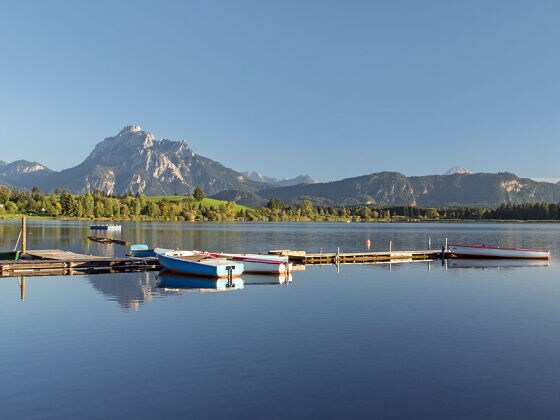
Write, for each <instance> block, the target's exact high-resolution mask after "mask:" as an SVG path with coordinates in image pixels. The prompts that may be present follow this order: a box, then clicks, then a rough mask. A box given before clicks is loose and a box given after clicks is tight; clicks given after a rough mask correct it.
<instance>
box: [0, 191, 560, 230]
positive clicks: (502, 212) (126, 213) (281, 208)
mask: <svg viewBox="0 0 560 420" xmlns="http://www.w3.org/2000/svg"><path fill="white" fill-rule="evenodd" d="M210 203H211V204H208V203H207V202H205V201H204V192H203V191H202V189H201V188H200V187H197V188H196V190H195V192H194V194H193V195H189V196H183V197H163V198H159V199H153V198H150V197H146V196H144V195H143V194H134V195H133V194H131V193H127V194H123V195H107V194H104V193H103V192H101V191H94V192H93V193H90V192H87V193H84V194H78V195H73V194H70V193H69V192H67V191H56V192H55V194H45V193H42V192H41V191H40V190H39V188H37V187H34V188H33V189H32V190H31V191H27V190H18V189H13V188H8V187H0V216H2V215H6V214H28V215H38V216H45V217H52V218H61V217H64V218H83V219H91V220H94V219H111V220H168V221H230V220H244V221H271V222H280V221H298V222H304V221H355V222H371V221H427V220H430V221H432V220H553V221H556V220H560V203H521V204H501V205H500V206H498V207H495V208H489V207H475V206H470V207H463V206H454V207H417V206H377V205H359V206H346V207H345V206H315V205H313V203H312V202H311V201H309V200H304V201H303V202H302V203H301V204H299V205H297V206H295V205H287V204H285V203H283V202H282V201H280V200H278V199H276V198H272V199H271V200H270V201H269V202H268V203H267V205H266V206H263V207H260V208H247V207H240V206H237V205H236V203H235V202H233V201H222V202H215V201H211V202H210Z"/></svg>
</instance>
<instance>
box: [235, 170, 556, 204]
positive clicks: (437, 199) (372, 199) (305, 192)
mask: <svg viewBox="0 0 560 420" xmlns="http://www.w3.org/2000/svg"><path fill="white" fill-rule="evenodd" d="M258 195H259V196H261V197H263V198H265V199H267V200H269V199H271V198H273V197H275V198H277V199H279V200H281V201H283V202H285V203H290V204H299V203H301V202H302V201H303V200H310V201H311V202H313V203H314V204H316V205H346V206H350V205H358V204H378V205H388V206H397V205H410V206H455V205H460V206H466V205H472V206H478V205H486V206H497V205H499V204H501V203H522V202H541V201H545V202H551V203H556V202H559V201H560V184H550V183H545V182H535V181H533V180H531V179H529V178H519V177H517V176H516V175H514V174H511V173H508V172H502V173H498V174H490V173H477V174H453V175H430V176H413V177H406V176H404V175H403V174H400V173H397V172H380V173H374V174H370V175H365V176H360V177H356V178H348V179H343V180H341V181H336V182H329V183H316V184H312V185H298V186H292V187H281V188H269V189H265V190H261V191H259V192H258ZM240 204H243V203H242V202H240Z"/></svg>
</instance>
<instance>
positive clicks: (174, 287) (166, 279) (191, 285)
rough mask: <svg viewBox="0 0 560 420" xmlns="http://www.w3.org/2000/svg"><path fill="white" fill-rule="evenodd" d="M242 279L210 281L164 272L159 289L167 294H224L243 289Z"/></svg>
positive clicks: (159, 280) (160, 275)
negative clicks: (183, 292) (185, 292)
mask: <svg viewBox="0 0 560 420" xmlns="http://www.w3.org/2000/svg"><path fill="white" fill-rule="evenodd" d="M243 284H244V283H243V280H242V279H241V278H240V277H236V278H232V279H210V278H203V277H193V276H185V275H181V274H176V273H172V272H170V271H169V270H163V271H161V272H160V273H159V275H158V287H159V288H161V289H164V290H165V291H167V292H170V291H181V292H182V291H187V292H222V291H226V290H239V289H243Z"/></svg>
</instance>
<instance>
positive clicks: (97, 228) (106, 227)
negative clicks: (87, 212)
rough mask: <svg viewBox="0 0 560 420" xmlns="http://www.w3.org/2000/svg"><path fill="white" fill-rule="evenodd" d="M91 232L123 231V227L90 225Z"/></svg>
mask: <svg viewBox="0 0 560 420" xmlns="http://www.w3.org/2000/svg"><path fill="white" fill-rule="evenodd" d="M89 228H90V229H91V230H121V225H90V226H89Z"/></svg>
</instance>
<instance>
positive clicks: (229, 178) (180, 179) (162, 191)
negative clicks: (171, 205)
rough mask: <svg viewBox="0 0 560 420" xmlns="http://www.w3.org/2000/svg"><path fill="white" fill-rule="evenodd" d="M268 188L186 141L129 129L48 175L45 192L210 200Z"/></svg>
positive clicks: (132, 128)
mask: <svg viewBox="0 0 560 420" xmlns="http://www.w3.org/2000/svg"><path fill="white" fill-rule="evenodd" d="M265 186H267V184H261V183H258V182H255V181H252V180H250V179H247V178H246V177H244V176H243V175H241V174H240V173H239V172H236V171H234V170H232V169H229V168H226V167H225V166H223V165H222V164H221V163H219V162H216V161H213V160H211V159H208V158H205V157H203V156H200V155H197V154H196V153H195V152H194V151H193V150H192V149H191V148H190V147H189V145H188V144H187V143H186V142H185V141H172V140H167V139H161V140H156V139H155V137H154V136H153V134H151V133H149V132H147V131H143V130H142V129H141V128H140V127H139V126H132V125H131V126H127V127H125V128H123V129H122V130H121V131H120V132H119V133H118V134H117V135H116V136H114V137H108V138H106V139H105V140H103V141H102V142H100V143H98V144H97V145H96V146H95V148H94V149H93V151H92V152H91V153H90V155H89V156H88V157H87V158H86V159H85V160H84V161H83V162H82V163H81V164H79V165H78V166H75V167H73V168H70V169H66V170H63V171H61V172H56V173H52V174H50V175H49V176H48V177H46V178H45V179H44V182H43V183H42V186H41V189H42V190H44V191H52V190H54V189H55V188H61V189H65V190H68V191H69V192H72V193H79V192H84V191H93V190H95V189H98V190H101V191H104V192H106V193H109V194H113V193H124V192H127V191H130V192H132V193H136V192H140V193H143V194H146V195H173V194H175V193H177V194H190V193H192V192H193V190H194V189H195V188H196V187H201V188H202V189H203V190H204V192H205V194H206V195H211V194H216V193H218V192H220V191H223V190H238V191H248V192H253V191H257V190H259V189H262V188H263V187H265Z"/></svg>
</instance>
